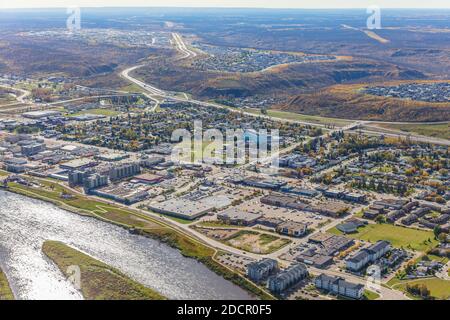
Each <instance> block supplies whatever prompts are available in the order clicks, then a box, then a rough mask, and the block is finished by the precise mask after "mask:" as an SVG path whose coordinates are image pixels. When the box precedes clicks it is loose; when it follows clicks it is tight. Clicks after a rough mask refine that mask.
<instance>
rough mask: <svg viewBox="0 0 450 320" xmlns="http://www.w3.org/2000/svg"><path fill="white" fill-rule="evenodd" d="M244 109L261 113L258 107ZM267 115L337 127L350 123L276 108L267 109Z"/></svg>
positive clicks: (257, 113)
mask: <svg viewBox="0 0 450 320" xmlns="http://www.w3.org/2000/svg"><path fill="white" fill-rule="evenodd" d="M245 111H246V112H249V113H253V114H256V115H262V113H261V110H259V109H246V110H245ZM267 115H268V116H271V117H274V118H280V119H286V120H295V121H306V122H311V123H317V124H332V125H336V126H338V127H340V126H346V125H348V124H350V123H351V121H347V120H343V119H335V118H325V117H319V116H309V115H304V114H298V113H294V112H286V111H278V110H267Z"/></svg>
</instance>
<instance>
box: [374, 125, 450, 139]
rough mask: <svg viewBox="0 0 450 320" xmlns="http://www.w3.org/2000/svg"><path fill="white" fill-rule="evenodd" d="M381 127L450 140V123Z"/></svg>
mask: <svg viewBox="0 0 450 320" xmlns="http://www.w3.org/2000/svg"><path fill="white" fill-rule="evenodd" d="M379 126H380V127H383V128H387V129H394V130H400V131H404V132H411V133H416V134H420V135H423V136H428V137H435V138H442V139H449V140H450V122H449V123H446V124H379Z"/></svg>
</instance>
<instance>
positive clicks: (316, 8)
mask: <svg viewBox="0 0 450 320" xmlns="http://www.w3.org/2000/svg"><path fill="white" fill-rule="evenodd" d="M69 7H79V8H95V9H115V8H143V9H144V8H145V9H256V10H258V9H266V10H366V9H367V7H244V6H243V7H236V6H196V5H192V6H176V5H175V6H171V5H167V6H151V5H149V6H133V5H129V6H125V5H123V6H122V5H110V6H99V5H88V6H59V5H58V6H44V7H28V6H27V7H25V6H23V7H1V6H0V10H16V9H31V10H33V9H65V8H69ZM380 8H381V9H391V10H438V9H439V10H442V9H450V5H449V6H448V7H383V6H380Z"/></svg>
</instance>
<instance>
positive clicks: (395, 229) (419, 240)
mask: <svg viewBox="0 0 450 320" xmlns="http://www.w3.org/2000/svg"><path fill="white" fill-rule="evenodd" d="M328 232H331V233H334V234H342V232H340V231H339V230H337V229H336V228H332V229H330V230H328ZM347 236H349V237H352V238H355V239H360V240H365V241H369V242H376V241H378V240H387V241H389V242H390V243H391V244H392V245H393V246H394V247H397V248H401V247H403V248H408V249H412V250H417V251H422V252H425V251H427V250H428V249H431V248H434V247H435V246H436V245H437V244H438V242H437V241H436V240H435V239H434V234H433V232H432V231H424V230H416V229H411V228H405V227H400V226H394V225H391V224H369V225H367V226H365V227H362V228H359V229H358V232H357V233H353V234H349V235H347Z"/></svg>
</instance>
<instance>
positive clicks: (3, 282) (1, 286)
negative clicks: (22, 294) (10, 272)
mask: <svg viewBox="0 0 450 320" xmlns="http://www.w3.org/2000/svg"><path fill="white" fill-rule="evenodd" d="M0 300H14V294H13V293H12V291H11V288H10V287H9V283H8V279H6V275H5V274H4V273H3V271H2V270H1V269H0Z"/></svg>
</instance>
